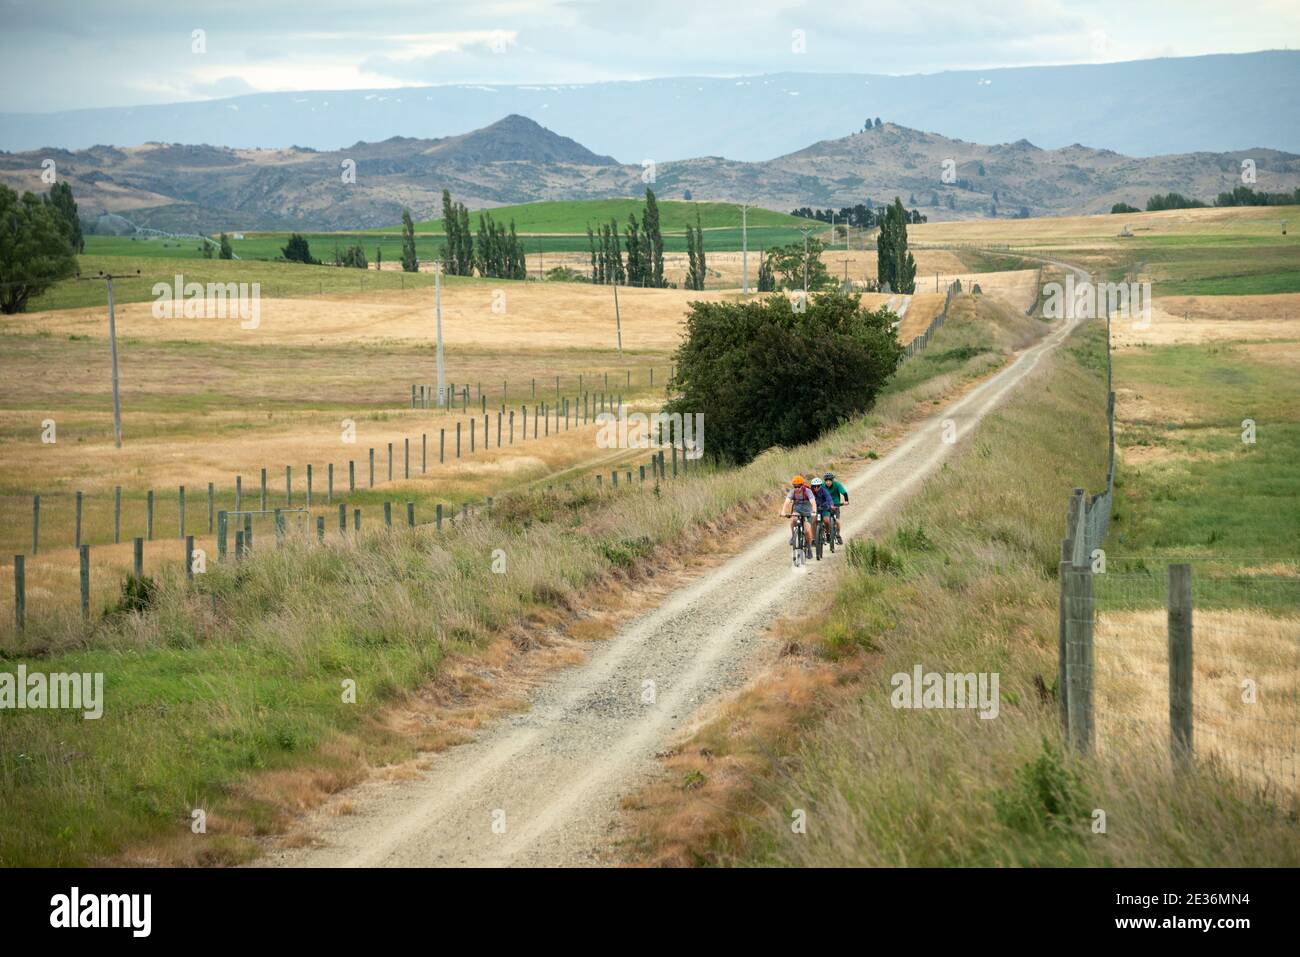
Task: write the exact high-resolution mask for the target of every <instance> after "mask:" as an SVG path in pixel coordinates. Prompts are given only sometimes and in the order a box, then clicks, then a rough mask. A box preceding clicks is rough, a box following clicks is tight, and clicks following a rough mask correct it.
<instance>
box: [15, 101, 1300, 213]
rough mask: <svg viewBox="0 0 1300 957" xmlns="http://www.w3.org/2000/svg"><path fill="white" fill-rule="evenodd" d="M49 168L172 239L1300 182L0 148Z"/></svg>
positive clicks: (1088, 161)
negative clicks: (698, 205)
mask: <svg viewBox="0 0 1300 957" xmlns="http://www.w3.org/2000/svg"><path fill="white" fill-rule="evenodd" d="M48 159H52V160H54V162H55V164H56V169H57V171H58V173H59V175H60V176H61V177H63V178H65V179H66V180H67V181H68V182H70V183H71V184H72V187H73V191H74V193H75V195H76V197H77V201H78V203H79V204H80V209H81V212H82V215H83V217H84V218H86V219H90V220H94V219H95V217H96V216H97V215H98V214H101V213H111V214H118V215H119V216H121V217H124V218H125V219H126V220H129V221H130V223H132V224H134V225H137V226H149V227H153V228H158V229H164V230H170V231H175V232H188V231H196V230H197V231H204V232H213V231H216V230H219V229H225V230H271V229H298V230H307V229H311V230H317V229H319V230H339V229H362V228H369V227H373V226H386V225H393V224H395V223H397V222H398V221H399V220H400V218H401V212H402V209H403V208H409V209H410V210H411V211H412V214H413V215H414V216H415V218H416V219H417V220H418V219H426V218H437V217H438V216H439V215H440V197H441V192H442V190H443V189H444V188H446V189H449V190H451V192H452V195H453V196H454V197H455V198H456V199H457V200H461V201H464V202H465V203H466V204H467V205H469V206H470V207H471V208H482V207H491V206H499V205H503V204H507V203H522V202H531V201H537V200H547V199H600V198H609V197H618V196H636V195H639V194H640V193H642V192H643V191H644V189H645V185H646V182H645V180H646V178H648V177H649V176H651V175H653V187H654V189H655V191H656V194H657V195H659V196H660V197H661V198H664V199H686V198H690V199H696V200H725V201H731V202H744V203H749V204H751V205H755V206H763V207H767V208H769V209H777V210H781V211H789V210H791V209H793V208H797V207H801V206H812V207H819V208H820V207H828V206H829V207H834V208H840V207H842V206H852V205H854V204H856V203H861V202H865V201H866V200H868V199H870V200H872V201H874V202H876V203H882V202H889V201H891V200H892V199H893V198H894V197H895V196H899V197H901V198H902V199H903V200H904V202H905V203H906V204H907V205H908V206H909V207H914V208H918V209H920V210H921V212H923V213H924V214H926V215H927V216H929V217H930V218H931V219H933V220H940V219H964V218H975V217H988V216H1008V215H1026V214H1027V215H1033V216H1040V215H1053V214H1070V213H1090V212H1105V211H1107V210H1109V209H1110V207H1111V205H1112V204H1114V203H1117V202H1127V203H1130V204H1132V205H1135V206H1138V207H1141V206H1142V205H1143V204H1144V203H1145V202H1146V200H1147V198H1148V197H1149V196H1150V195H1151V194H1153V193H1164V192H1168V191H1170V190H1176V191H1178V192H1181V193H1184V194H1186V195H1189V196H1197V197H1200V198H1202V199H1212V198H1213V197H1214V196H1216V195H1217V194H1218V193H1220V192H1225V191H1228V190H1231V189H1232V188H1233V187H1234V186H1237V185H1239V184H1240V183H1241V170H1242V160H1243V159H1249V160H1251V161H1253V163H1254V169H1255V175H1256V184H1255V185H1256V188H1258V189H1261V190H1267V191H1270V192H1282V191H1286V192H1290V191H1292V190H1294V189H1295V188H1296V187H1297V186H1300V156H1297V155H1296V154H1292V153H1284V152H1280V151H1278V150H1272V149H1265V148H1262V147H1261V148H1256V149H1248V150H1243V151H1238V152H1230V153H1188V154H1180V155H1170V156H1156V157H1150V158H1146V159H1140V158H1133V157H1128V156H1122V155H1120V154H1119V153H1115V152H1112V151H1110V150H1104V149H1093V148H1090V147H1086V146H1081V145H1079V144H1074V145H1072V146H1067V147H1064V148H1061V149H1055V150H1045V149H1040V148H1039V147H1037V146H1035V145H1033V144H1032V143H1030V142H1028V141H1027V140H1020V141H1018V142H1015V143H1011V144H1004V145H998V146H983V145H980V144H976V143H967V142H964V141H962V140H957V139H949V138H947V137H944V136H940V135H938V134H935V133H924V132H920V131H918V130H913V129H908V128H906V127H902V126H898V125H896V124H893V123H881V125H879V126H876V125H875V124H874V123H873V124H872V125H871V127H870V128H869V129H865V130H862V131H861V132H858V133H854V134H852V135H851V136H845V137H841V138H839V139H832V140H823V141H822V142H819V143H815V144H814V145H812V146H808V147H806V148H804V149H801V150H798V151H797V152H794V153H790V154H788V155H785V156H780V157H777V158H776V159H772V160H766V161H762V162H749V163H746V162H741V161H738V160H731V159H723V158H721V157H714V156H708V157H701V158H698V159H689V160H681V161H677V162H668V163H663V164H656V165H655V166H654V167H653V168H649V167H644V166H642V165H639V164H638V165H632V164H622V163H619V162H617V161H616V160H614V159H613V158H611V157H609V156H602V155H598V154H597V153H594V152H592V151H591V150H589V149H587V148H586V147H585V146H582V145H581V144H580V143H577V142H575V141H574V140H572V139H569V138H567V137H564V136H561V135H559V134H557V133H554V132H552V131H550V130H548V129H546V128H545V127H543V126H541V125H539V124H537V123H535V122H533V121H532V120H530V119H528V118H526V117H523V116H507V117H505V118H504V119H501V120H498V121H497V122H495V123H493V124H491V125H490V126H487V127H484V128H483V129H480V130H475V131H473V132H470V133H464V134H461V135H459V136H449V137H443V138H441V139H431V140H427V139H412V138H407V137H393V138H391V139H387V140H384V141H383V142H380V143H356V144H354V145H353V146H350V147H348V148H346V149H342V150H335V151H330V152H318V151H315V150H310V149H302V148H290V149H276V150H232V149H228V148H226V147H216V146H182V145H175V144H163V143H154V144H146V145H143V146H133V147H110V146H98V147H94V148H92V149H88V150H79V151H68V150H40V151H35V152H28V153H9V154H0V182H6V183H8V184H9V185H11V186H14V187H15V188H18V189H30V190H33V191H43V190H44V189H45V188H46V187H45V186H44V185H43V184H42V183H41V181H40V171H41V168H42V162H43V161H44V160H48ZM353 174H355V175H353ZM113 222H114V223H116V225H117V226H118V227H121V226H123V225H124V224H123V223H122V222H121V221H120V220H116V219H114V220H113ZM101 225H104V226H109V225H112V224H110V223H108V222H105V223H104V224H101Z"/></svg>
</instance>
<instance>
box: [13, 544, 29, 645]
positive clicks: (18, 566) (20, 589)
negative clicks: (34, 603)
mask: <svg viewBox="0 0 1300 957" xmlns="http://www.w3.org/2000/svg"><path fill="white" fill-rule="evenodd" d="M14 625H15V626H17V628H18V630H19V631H22V630H23V628H25V627H26V626H27V568H26V559H24V558H23V556H22V555H15V556H14Z"/></svg>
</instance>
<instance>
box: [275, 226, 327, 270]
mask: <svg viewBox="0 0 1300 957" xmlns="http://www.w3.org/2000/svg"><path fill="white" fill-rule="evenodd" d="M280 255H281V256H283V257H284V258H285V260H286V261H287V262H291V263H306V264H307V265H308V266H319V265H320V260H319V259H313V258H312V255H311V247H310V246H309V245H308V244H307V239H306V237H305V236H303V235H301V234H300V233H293V234H292V235H290V237H289V241H288V242H287V243H286V244H285V245H283V246H281V247H280Z"/></svg>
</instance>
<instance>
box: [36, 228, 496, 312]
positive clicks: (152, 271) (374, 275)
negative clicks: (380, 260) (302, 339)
mask: <svg viewBox="0 0 1300 957" xmlns="http://www.w3.org/2000/svg"><path fill="white" fill-rule="evenodd" d="M106 238H107V237H98V236H89V237H87V241H86V253H85V255H82V256H78V257H77V264H78V267H79V268H80V270H81V275H82V276H83V277H85V278H84V279H82V280H80V281H78V280H71V279H69V280H64V281H63V282H59V283H56V284H55V285H54V286H53V287H52V288H50V289H49V290H47V291H46V292H45V293H44V294H43V295H41V296H39V297H37V298H35V299H33V300H31V302H30V304H29V305H28V310H29V311H31V312H37V311H41V310H46V309H74V308H82V307H86V306H103V305H105V304H106V302H107V297H106V294H105V289H104V283H103V282H98V281H94V282H92V281H88V280H89V279H90V277H93V276H95V275H97V274H98V273H100V272H108V273H112V274H114V275H121V274H124V273H127V274H130V273H135V272H136V271H137V270H138V271H139V274H140V275H139V277H138V278H136V277H135V276H128V277H126V278H122V279H116V280H114V281H113V298H114V301H115V302H148V301H149V300H151V299H153V298H154V294H153V286H154V284H155V283H159V282H162V283H167V284H169V285H172V284H174V282H175V277H176V275H177V274H181V275H183V276H184V277H185V281H186V282H200V283H204V284H206V283H209V282H221V283H226V282H247V283H254V282H257V283H261V294H262V295H263V296H265V297H267V298H280V297H292V298H299V297H303V296H315V295H328V294H336V295H337V294H345V293H358V294H360V293H370V292H375V291H377V290H398V289H414V288H423V287H426V286H432V285H433V282H434V277H433V275H432V273H403V272H400V271H384V272H376V271H375V270H361V269H340V268H338V267H335V266H306V265H303V264H301V263H287V262H264V261H261V260H256V259H251V260H250V259H241V260H234V259H229V260H226V259H194V258H192V256H193V253H192V250H185V252H186V253H187V255H186V256H185V257H184V258H182V257H179V256H175V255H173V253H171V252H170V251H169V250H168V251H164V250H163V249H162V248H161V247H157V248H150V247H149V246H147V245H144V244H135V245H134V246H122V245H121V244H124V243H128V242H129V241H128V240H121V239H116V240H112V243H117V244H119V245H118V246H116V247H114V246H113V245H111V244H104V243H103V240H105V239H106ZM106 246H107V248H108V249H110V250H114V251H111V252H104V251H103V249H104V248H105V247H106ZM117 249H121V252H117V251H116V250H117ZM146 250H147V251H146ZM142 252H143V253H144V254H141V253H142ZM446 281H447V282H452V283H460V282H476V281H478V280H473V279H466V278H461V277H455V276H452V277H446ZM494 281H495V282H500V280H494Z"/></svg>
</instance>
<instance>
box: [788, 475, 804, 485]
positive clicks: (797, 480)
mask: <svg viewBox="0 0 1300 957" xmlns="http://www.w3.org/2000/svg"><path fill="white" fill-rule="evenodd" d="M790 484H791V485H793V486H794V487H795V488H798V487H799V486H800V485H802V484H803V476H802V475H796V476H795V477H794V478H792V479H790Z"/></svg>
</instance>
